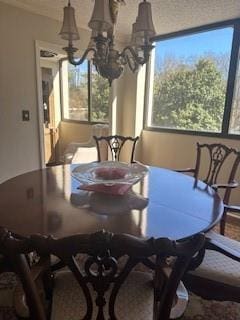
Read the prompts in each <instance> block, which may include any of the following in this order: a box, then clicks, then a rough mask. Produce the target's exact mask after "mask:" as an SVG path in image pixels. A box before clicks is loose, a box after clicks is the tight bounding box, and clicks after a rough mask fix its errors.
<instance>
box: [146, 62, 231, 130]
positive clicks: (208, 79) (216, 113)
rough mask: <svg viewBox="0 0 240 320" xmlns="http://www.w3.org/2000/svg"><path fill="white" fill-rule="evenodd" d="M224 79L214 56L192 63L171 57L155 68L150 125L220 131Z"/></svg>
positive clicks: (223, 99) (223, 101)
mask: <svg viewBox="0 0 240 320" xmlns="http://www.w3.org/2000/svg"><path fill="white" fill-rule="evenodd" d="M225 95H226V79H224V76H223V73H222V72H220V71H219V69H218V68H217V64H216V61H215V60H214V57H204V58H199V59H198V60H196V62H195V63H194V64H192V65H189V64H184V63H181V62H177V61H172V63H171V64H168V65H166V66H165V68H162V69H161V70H159V71H155V77H154V93H153V112H152V125H154V126H160V127H167V128H178V129H185V130H194V131H212V132H220V131H221V124H222V118H223V111H224V104H225Z"/></svg>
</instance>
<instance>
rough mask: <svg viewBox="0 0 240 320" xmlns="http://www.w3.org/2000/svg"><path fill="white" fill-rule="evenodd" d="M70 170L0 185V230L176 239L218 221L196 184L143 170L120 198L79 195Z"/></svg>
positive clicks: (214, 200) (207, 192)
mask: <svg viewBox="0 0 240 320" xmlns="http://www.w3.org/2000/svg"><path fill="white" fill-rule="evenodd" d="M72 169H73V167H72V166H71V165H65V166H56V167H51V168H47V169H42V170H36V171H32V172H29V173H26V174H23V175H20V176H18V177H15V178H13V179H10V180H8V181H6V182H5V183H3V184H1V185H0V225H2V226H5V227H7V228H9V229H10V230H12V231H14V232H16V233H19V234H24V235H28V234H32V233H41V234H46V235H48V234H52V235H54V236H57V237H62V236H66V235H70V234H75V233H90V232H94V231H97V230H101V229H105V230H108V231H111V232H115V233H130V234H134V235H137V236H140V237H150V236H153V237H169V238H172V239H181V238H184V237H187V236H190V235H193V234H195V233H197V232H201V231H204V230H207V229H209V228H211V227H212V226H213V225H214V224H215V223H216V222H217V221H218V220H219V219H220V217H221V214H222V211H223V206H222V201H221V199H220V198H219V196H218V195H217V194H216V193H215V192H214V191H213V190H212V189H211V188H209V187H207V186H206V185H205V184H204V183H203V182H201V181H195V180H194V179H193V178H192V177H189V176H186V175H183V174H179V173H176V172H173V171H170V170H166V169H162V168H156V167H149V173H148V174H147V175H146V176H145V178H144V179H143V180H142V181H140V182H138V183H137V184H135V185H134V186H133V187H132V191H130V192H129V193H127V194H125V195H124V196H111V195H107V194H100V193H91V192H85V191H81V190H79V189H78V187H79V182H78V181H77V180H75V179H74V178H73V177H71V170H72Z"/></svg>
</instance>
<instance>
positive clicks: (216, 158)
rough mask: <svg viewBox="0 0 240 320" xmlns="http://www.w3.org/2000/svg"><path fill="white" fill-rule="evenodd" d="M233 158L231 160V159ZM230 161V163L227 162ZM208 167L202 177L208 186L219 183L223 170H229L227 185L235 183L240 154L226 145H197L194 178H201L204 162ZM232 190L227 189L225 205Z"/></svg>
mask: <svg viewBox="0 0 240 320" xmlns="http://www.w3.org/2000/svg"><path fill="white" fill-rule="evenodd" d="M204 151H205V152H207V155H208V160H207V161H206V159H204V160H205V161H204V160H203V153H204ZM230 158H231V159H230ZM228 160H229V162H227V161H228ZM203 161H204V166H205V167H206V170H205V172H206V174H205V176H204V177H200V178H201V180H203V181H204V182H205V183H206V184H207V185H209V186H212V185H215V184H217V183H219V177H220V175H221V173H222V171H223V170H225V171H226V170H227V173H226V174H225V176H226V178H225V179H226V180H225V181H224V182H225V183H233V182H234V179H235V176H236V172H237V169H238V166H239V163H240V152H239V151H237V150H235V149H233V148H229V147H227V146H226V145H224V144H220V143H213V144H200V143H197V159H196V166H195V171H194V177H195V178H199V172H200V167H201V164H202V162H203ZM230 191H231V190H230V189H229V188H226V192H227V194H226V195H225V196H224V203H228V201H229V196H230Z"/></svg>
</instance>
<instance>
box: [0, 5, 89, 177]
mask: <svg viewBox="0 0 240 320" xmlns="http://www.w3.org/2000/svg"><path fill="white" fill-rule="evenodd" d="M60 27H61V25H60V23H59V22H57V21H55V20H52V19H49V18H46V17H43V16H40V15H35V14H32V13H29V12H27V11H24V10H21V9H18V8H15V7H12V6H8V5H6V4H3V3H2V2H0V39H1V50H0V70H1V72H0V110H1V113H0V147H1V152H0V182H1V181H4V180H6V179H8V178H10V177H13V176H16V175H18V174H21V173H23V172H26V171H30V170H34V169H36V168H39V167H40V154H39V136H38V134H39V132H38V105H37V85H36V61H35V40H40V41H46V42H49V43H53V44H59V45H61V46H63V45H66V43H64V42H62V41H61V40H60V38H59V36H58V33H59V30H60ZM80 35H81V44H82V46H83V47H86V45H87V43H88V33H87V32H84V31H80ZM23 109H24V110H25V109H26V110H29V111H30V121H29V122H22V121H21V111H22V110H23Z"/></svg>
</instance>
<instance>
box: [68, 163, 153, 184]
mask: <svg viewBox="0 0 240 320" xmlns="http://www.w3.org/2000/svg"><path fill="white" fill-rule="evenodd" d="M147 172H148V169H147V167H145V166H144V165H143V164H141V163H139V162H134V163H124V162H116V161H103V162H91V163H85V164H81V165H78V166H77V167H75V168H74V169H73V170H72V176H73V177H74V178H75V179H77V180H78V181H80V182H81V183H83V184H104V185H114V184H119V183H121V184H131V185H132V184H135V183H136V182H138V181H139V180H141V179H142V178H143V177H144V176H145V174H146V173H147Z"/></svg>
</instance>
